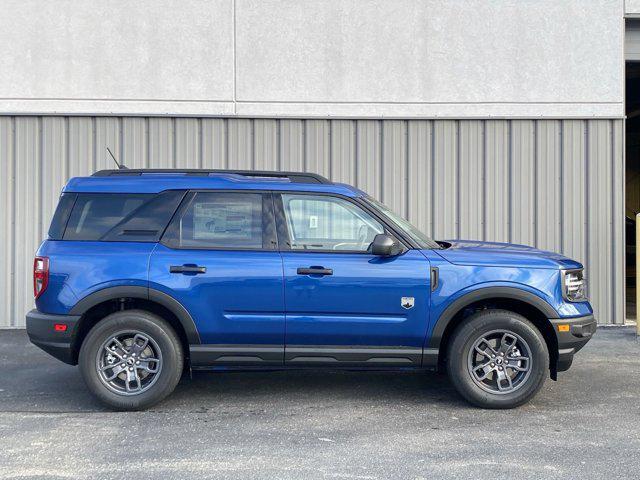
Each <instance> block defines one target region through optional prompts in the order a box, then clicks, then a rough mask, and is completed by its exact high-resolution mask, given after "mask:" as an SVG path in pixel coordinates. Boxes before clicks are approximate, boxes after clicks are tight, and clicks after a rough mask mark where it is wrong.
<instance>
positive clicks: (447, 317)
mask: <svg viewBox="0 0 640 480" xmlns="http://www.w3.org/2000/svg"><path fill="white" fill-rule="evenodd" d="M489 298H508V299H513V300H519V301H521V302H524V303H527V304H529V305H531V306H532V307H534V308H536V309H538V310H540V311H541V312H542V313H543V314H544V315H545V316H546V317H547V318H557V317H558V316H559V315H558V312H557V311H556V309H555V308H553V306H551V304H550V303H549V302H548V301H547V300H546V299H545V298H544V294H543V293H542V292H538V291H536V290H535V289H533V288H531V287H529V286H527V285H517V284H504V283H503V284H489V285H478V286H475V287H474V288H473V289H471V290H466V291H462V292H461V293H460V294H458V295H456V296H452V297H451V298H450V300H449V301H448V302H446V303H444V304H443V305H440V306H439V307H440V308H438V311H437V312H441V313H439V314H438V313H437V312H436V315H437V317H436V318H434V321H433V322H432V324H431V325H430V336H429V337H428V338H429V340H428V342H427V345H426V347H427V348H439V347H440V342H441V341H442V337H443V335H444V332H445V330H446V329H447V326H448V325H449V323H450V322H451V321H452V320H453V317H455V315H456V313H458V312H459V311H460V310H461V309H463V308H465V307H466V306H467V305H471V304H472V303H475V302H478V301H480V300H486V299H489Z"/></svg>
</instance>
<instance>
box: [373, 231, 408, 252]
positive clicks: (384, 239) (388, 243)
mask: <svg viewBox="0 0 640 480" xmlns="http://www.w3.org/2000/svg"><path fill="white" fill-rule="evenodd" d="M370 248H371V254H372V255H378V256H380V257H394V256H396V255H400V254H401V253H402V246H401V245H400V243H399V242H398V241H397V240H396V239H395V238H393V237H390V236H389V235H387V234H384V233H379V234H378V235H376V236H375V237H374V238H373V242H371V247H370Z"/></svg>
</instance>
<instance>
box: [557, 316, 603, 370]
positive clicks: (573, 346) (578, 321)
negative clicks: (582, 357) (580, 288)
mask: <svg viewBox="0 0 640 480" xmlns="http://www.w3.org/2000/svg"><path fill="white" fill-rule="evenodd" d="M550 322H551V324H552V325H553V330H554V331H555V332H556V338H557V339H558V364H557V371H558V372H564V371H565V370H568V369H569V367H570V366H571V363H572V362H573V356H574V354H575V353H576V352H578V350H580V349H581V348H582V347H584V346H585V345H586V343H587V342H588V341H589V340H591V337H592V336H593V334H594V333H595V332H596V329H597V322H596V319H595V318H594V317H593V315H587V316H584V317H576V318H552V319H550ZM561 326H562V327H563V328H562V331H560V328H561Z"/></svg>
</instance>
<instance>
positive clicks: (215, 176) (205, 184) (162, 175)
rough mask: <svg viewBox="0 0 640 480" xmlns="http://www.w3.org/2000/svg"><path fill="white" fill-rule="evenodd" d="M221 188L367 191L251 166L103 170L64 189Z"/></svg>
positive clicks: (306, 175)
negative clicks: (250, 167) (234, 167)
mask: <svg viewBox="0 0 640 480" xmlns="http://www.w3.org/2000/svg"><path fill="white" fill-rule="evenodd" d="M186 189H192V190H197V189H207V190H208V189H213V190H215V189H220V190H269V191H276V190H277V191H304V192H318V193H336V194H340V195H345V196H348V197H357V196H362V195H363V194H364V192H362V191H360V190H358V189H357V188H355V187H352V186H350V185H345V184H340V183H333V182H331V181H330V180H328V179H326V178H324V177H322V176H320V175H317V174H313V173H305V172H259V171H249V170H191V169H188V170H166V169H165V170H152V169H145V170H127V169H122V170H102V171H99V172H96V173H94V174H93V175H92V176H90V177H75V178H72V179H70V180H69V182H68V183H67V185H66V186H65V187H64V189H63V191H64V192H75V193H159V192H162V191H164V190H186Z"/></svg>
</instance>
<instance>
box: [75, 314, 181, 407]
mask: <svg viewBox="0 0 640 480" xmlns="http://www.w3.org/2000/svg"><path fill="white" fill-rule="evenodd" d="M79 365H80V372H81V374H82V377H83V379H84V381H85V383H86V385H87V387H88V388H89V390H90V391H91V392H92V393H93V394H94V395H95V396H96V397H98V399H100V400H101V401H102V402H104V403H106V404H107V405H108V406H110V407H112V408H114V409H118V410H139V409H143V408H147V407H150V406H151V405H153V404H155V403H157V402H159V401H161V400H162V399H164V398H165V397H166V396H167V395H169V394H170V393H171V392H172V391H173V389H174V388H175V386H176V385H177V384H178V381H179V380H180V376H181V375H182V368H183V351H182V345H181V343H180V340H179V338H178V336H177V335H176V333H175V332H174V330H173V329H172V328H171V326H170V325H169V324H168V323H167V322H166V321H164V320H163V319H162V318H160V317H158V316H156V315H153V314H151V313H149V312H145V311H142V310H125V311H122V312H116V313H113V314H111V315H109V316H107V317H105V318H104V319H103V320H101V321H100V322H99V323H98V324H97V325H96V326H95V327H93V329H91V331H90V332H89V334H88V335H87V337H86V338H85V340H84V342H83V343H82V347H81V348H80V356H79Z"/></svg>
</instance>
